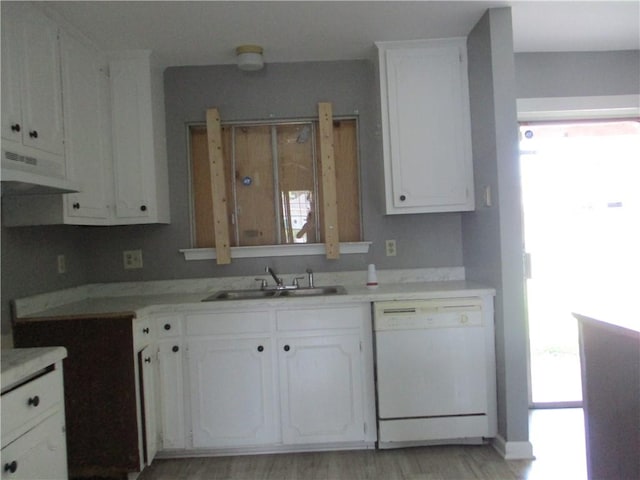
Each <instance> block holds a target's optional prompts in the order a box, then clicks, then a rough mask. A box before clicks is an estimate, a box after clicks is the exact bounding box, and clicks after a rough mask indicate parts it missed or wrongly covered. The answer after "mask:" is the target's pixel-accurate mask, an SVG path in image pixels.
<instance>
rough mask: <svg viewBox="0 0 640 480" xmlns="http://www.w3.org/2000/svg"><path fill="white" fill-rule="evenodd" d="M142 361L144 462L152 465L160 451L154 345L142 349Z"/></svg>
mask: <svg viewBox="0 0 640 480" xmlns="http://www.w3.org/2000/svg"><path fill="white" fill-rule="evenodd" d="M140 359H141V362H142V365H141V370H142V372H141V373H142V397H143V402H142V407H143V411H142V415H143V426H142V428H144V434H143V435H144V440H143V442H142V444H143V448H144V452H143V457H144V463H145V464H146V465H151V462H152V461H153V459H154V457H155V456H156V452H157V451H158V435H157V426H156V397H155V393H156V390H155V382H154V378H155V358H154V355H153V347H152V346H148V347H145V348H144V349H142V350H141V351H140Z"/></svg>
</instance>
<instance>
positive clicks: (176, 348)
mask: <svg viewBox="0 0 640 480" xmlns="http://www.w3.org/2000/svg"><path fill="white" fill-rule="evenodd" d="M171 350H172V351H173V352H174V353H177V352H179V351H180V347H179V346H178V345H174V346H173V348H172V349H171Z"/></svg>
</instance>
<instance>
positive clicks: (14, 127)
mask: <svg viewBox="0 0 640 480" xmlns="http://www.w3.org/2000/svg"><path fill="white" fill-rule="evenodd" d="M20 130H21V129H20V124H19V123H14V124H13V125H11V131H12V132H20Z"/></svg>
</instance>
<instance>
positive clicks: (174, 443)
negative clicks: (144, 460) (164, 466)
mask: <svg viewBox="0 0 640 480" xmlns="http://www.w3.org/2000/svg"><path fill="white" fill-rule="evenodd" d="M182 355H183V347H182V341H181V340H180V339H179V338H178V339H171V340H163V341H159V342H158V373H159V381H158V394H159V397H158V398H159V399H160V401H159V402H158V404H159V405H160V409H159V417H160V418H159V425H160V429H161V439H162V444H161V446H160V449H161V450H162V449H164V450H167V449H168V450H171V449H175V448H185V428H184V382H183V379H182V375H183V373H182V372H183V361H182Z"/></svg>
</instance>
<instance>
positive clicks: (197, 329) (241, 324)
mask: <svg viewBox="0 0 640 480" xmlns="http://www.w3.org/2000/svg"><path fill="white" fill-rule="evenodd" d="M185 321H186V332H187V335H227V334H232V335H237V334H242V333H267V332H270V331H271V312H269V311H268V310H260V311H252V312H225V313H192V314H188V315H185Z"/></svg>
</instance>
